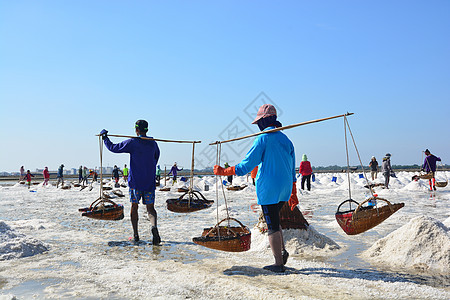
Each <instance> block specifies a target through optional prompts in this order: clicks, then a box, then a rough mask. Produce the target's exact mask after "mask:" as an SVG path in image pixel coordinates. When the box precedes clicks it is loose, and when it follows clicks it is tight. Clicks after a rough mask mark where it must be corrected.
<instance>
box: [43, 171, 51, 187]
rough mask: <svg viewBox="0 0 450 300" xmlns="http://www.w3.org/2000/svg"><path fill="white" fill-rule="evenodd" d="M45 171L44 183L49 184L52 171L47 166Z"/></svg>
mask: <svg viewBox="0 0 450 300" xmlns="http://www.w3.org/2000/svg"><path fill="white" fill-rule="evenodd" d="M43 173H44V183H43V184H42V185H48V181H49V180H50V172H49V171H48V168H47V167H45V169H44V172H43Z"/></svg>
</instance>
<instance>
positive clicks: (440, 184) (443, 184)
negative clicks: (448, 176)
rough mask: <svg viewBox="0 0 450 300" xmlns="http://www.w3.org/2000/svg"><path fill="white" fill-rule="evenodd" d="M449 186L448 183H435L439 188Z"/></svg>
mask: <svg viewBox="0 0 450 300" xmlns="http://www.w3.org/2000/svg"><path fill="white" fill-rule="evenodd" d="M447 184H448V181H436V182H435V185H436V186H437V187H446V186H447Z"/></svg>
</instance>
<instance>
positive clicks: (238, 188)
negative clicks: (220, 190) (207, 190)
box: [227, 185, 247, 191]
mask: <svg viewBox="0 0 450 300" xmlns="http://www.w3.org/2000/svg"><path fill="white" fill-rule="evenodd" d="M246 187H247V185H232V186H229V187H227V190H229V191H240V190H243V189H245V188H246Z"/></svg>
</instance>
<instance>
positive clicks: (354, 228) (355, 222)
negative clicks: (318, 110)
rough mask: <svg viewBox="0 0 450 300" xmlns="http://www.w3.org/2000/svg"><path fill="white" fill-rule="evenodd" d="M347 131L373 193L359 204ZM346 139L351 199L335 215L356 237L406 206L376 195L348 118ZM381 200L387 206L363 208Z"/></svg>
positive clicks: (347, 231)
mask: <svg viewBox="0 0 450 300" xmlns="http://www.w3.org/2000/svg"><path fill="white" fill-rule="evenodd" d="M347 130H348V132H349V134H350V136H351V138H352V141H353V145H354V147H355V151H356V153H357V156H358V160H359V163H360V165H361V168H362V171H363V174H364V178H365V180H366V182H367V186H369V190H370V193H371V197H369V198H367V199H365V200H364V201H363V202H362V203H358V202H356V201H355V200H353V199H352V193H351V182H350V159H349V151H348V141H347ZM344 137H345V152H346V156H347V181H348V194H349V199H348V200H345V201H344V202H342V203H341V204H340V205H339V206H338V208H337V211H336V213H335V217H336V221H337V222H338V224H339V226H340V227H341V228H342V230H344V232H345V233H346V234H348V235H355V234H359V233H362V232H365V231H367V230H369V229H371V228H373V227H375V226H377V225H379V224H380V223H381V222H383V221H384V220H386V219H387V218H389V217H390V216H391V215H392V214H393V213H395V212H396V211H397V210H399V209H400V208H402V207H403V206H404V203H397V204H391V203H390V202H389V201H388V200H386V199H383V198H380V197H378V195H377V194H375V193H374V190H373V188H372V187H371V186H370V185H369V181H368V179H367V176H366V172H365V170H364V166H363V164H362V161H361V157H360V155H359V151H358V147H357V146H356V142H355V139H354V137H353V133H352V131H351V129H350V125H349V123H348V120H347V117H346V116H344ZM376 200H381V201H384V202H386V203H387V205H384V206H381V207H378V205H376V204H375V207H374V208H372V207H363V204H365V203H367V202H371V201H375V203H376ZM347 202H348V204H349V210H347V211H341V210H340V209H341V207H342V206H343V205H344V204H345V203H347ZM352 204H355V205H356V208H355V209H353V208H352Z"/></svg>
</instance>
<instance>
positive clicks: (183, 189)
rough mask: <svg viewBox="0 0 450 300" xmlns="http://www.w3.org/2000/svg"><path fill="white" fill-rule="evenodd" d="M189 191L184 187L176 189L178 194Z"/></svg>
mask: <svg viewBox="0 0 450 300" xmlns="http://www.w3.org/2000/svg"><path fill="white" fill-rule="evenodd" d="M188 191H189V189H188V188H185V187H181V188H178V189H177V192H179V193H186V192H188Z"/></svg>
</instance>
